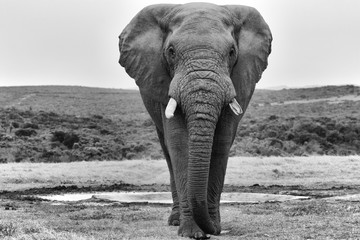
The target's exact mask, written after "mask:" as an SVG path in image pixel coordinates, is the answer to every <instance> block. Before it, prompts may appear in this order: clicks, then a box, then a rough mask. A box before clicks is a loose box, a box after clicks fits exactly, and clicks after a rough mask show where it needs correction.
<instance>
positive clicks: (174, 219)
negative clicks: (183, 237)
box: [168, 208, 180, 226]
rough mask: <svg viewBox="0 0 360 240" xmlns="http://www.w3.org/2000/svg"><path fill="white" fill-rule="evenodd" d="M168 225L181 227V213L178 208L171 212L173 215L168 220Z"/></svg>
mask: <svg viewBox="0 0 360 240" xmlns="http://www.w3.org/2000/svg"><path fill="white" fill-rule="evenodd" d="M168 224H169V225H170V226H179V225H180V211H179V209H178V208H175V209H173V210H172V211H171V214H170V216H169V218H168Z"/></svg>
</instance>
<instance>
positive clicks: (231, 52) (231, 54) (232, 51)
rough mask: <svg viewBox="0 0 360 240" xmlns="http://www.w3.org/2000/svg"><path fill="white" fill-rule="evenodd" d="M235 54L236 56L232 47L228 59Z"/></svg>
mask: <svg viewBox="0 0 360 240" xmlns="http://www.w3.org/2000/svg"><path fill="white" fill-rule="evenodd" d="M235 54H236V50H235V48H234V47H232V48H231V49H230V52H229V56H230V57H234V56H235Z"/></svg>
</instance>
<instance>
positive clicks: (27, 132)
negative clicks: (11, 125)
mask: <svg viewBox="0 0 360 240" xmlns="http://www.w3.org/2000/svg"><path fill="white" fill-rule="evenodd" d="M36 134H37V132H36V131H35V130H34V129H18V130H16V131H15V135H16V136H18V137H31V136H35V135H36Z"/></svg>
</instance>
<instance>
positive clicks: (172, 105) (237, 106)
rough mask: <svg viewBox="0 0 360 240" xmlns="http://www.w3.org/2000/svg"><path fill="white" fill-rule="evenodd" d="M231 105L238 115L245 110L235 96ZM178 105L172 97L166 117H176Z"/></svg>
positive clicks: (167, 107) (166, 110)
mask: <svg viewBox="0 0 360 240" xmlns="http://www.w3.org/2000/svg"><path fill="white" fill-rule="evenodd" d="M229 106H230V109H231V110H232V111H233V113H234V114H235V115H237V116H238V115H240V114H242V113H243V112H244V111H243V109H242V107H241V106H240V104H239V103H238V101H237V100H236V98H233V99H232V100H231V102H230V103H229ZM176 107H177V102H176V100H175V99H174V98H170V100H169V102H168V104H167V106H166V109H165V117H166V118H167V119H171V118H172V117H174V112H175V110H176Z"/></svg>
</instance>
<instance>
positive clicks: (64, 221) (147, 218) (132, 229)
mask: <svg viewBox="0 0 360 240" xmlns="http://www.w3.org/2000/svg"><path fill="white" fill-rule="evenodd" d="M103 191H169V186H168V185H156V184H153V185H141V186H139V185H131V184H125V183H119V184H113V185H96V186H91V185H89V186H83V187H79V186H76V185H62V186H55V187H52V188H36V189H28V190H24V191H2V192H0V237H3V238H5V239H182V238H180V237H178V236H177V227H172V226H171V227H170V226H167V217H168V215H169V214H170V207H169V206H167V205H162V204H124V203H116V202H106V201H100V200H96V199H90V200H87V201H79V202H67V203H59V202H50V201H44V200H41V199H39V198H38V197H37V195H44V194H62V193H79V192H103ZM224 191H225V192H251V193H271V194H288V195H299V196H308V197H309V199H308V200H295V201H288V202H271V203H258V204H223V205H222V207H221V213H222V228H223V233H222V234H221V235H220V236H212V237H211V238H212V239H358V238H360V227H359V223H360V204H359V202H358V201H356V200H353V201H338V200H334V199H332V198H331V197H333V196H343V195H351V194H357V193H360V186H358V185H351V186H346V185H337V186H332V185H331V183H329V184H323V185H321V186H312V187H304V186H301V185H297V186H281V185H271V186H263V185H258V184H255V185H252V186H232V185H226V186H225V189H224Z"/></svg>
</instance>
